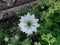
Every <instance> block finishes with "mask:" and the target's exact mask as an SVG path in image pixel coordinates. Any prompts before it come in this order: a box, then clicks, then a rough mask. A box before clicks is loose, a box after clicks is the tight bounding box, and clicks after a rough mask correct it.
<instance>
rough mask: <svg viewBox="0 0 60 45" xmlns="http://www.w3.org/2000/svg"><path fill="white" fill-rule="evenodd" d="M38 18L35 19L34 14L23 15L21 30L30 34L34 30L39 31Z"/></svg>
mask: <svg viewBox="0 0 60 45" xmlns="http://www.w3.org/2000/svg"><path fill="white" fill-rule="evenodd" d="M37 22H38V19H35V16H34V14H32V15H31V14H30V13H27V15H24V16H21V19H20V24H18V25H19V28H21V31H23V32H25V33H26V34H28V35H30V34H32V33H33V32H36V31H37V28H38V27H39V24H38V23H37Z"/></svg>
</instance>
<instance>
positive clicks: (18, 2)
mask: <svg viewBox="0 0 60 45" xmlns="http://www.w3.org/2000/svg"><path fill="white" fill-rule="evenodd" d="M32 1H35V0H15V1H14V2H7V1H6V2H4V1H1V0H0V11H1V10H6V9H9V8H13V7H16V6H19V5H23V4H26V3H29V2H32ZM7 3H11V6H7Z"/></svg>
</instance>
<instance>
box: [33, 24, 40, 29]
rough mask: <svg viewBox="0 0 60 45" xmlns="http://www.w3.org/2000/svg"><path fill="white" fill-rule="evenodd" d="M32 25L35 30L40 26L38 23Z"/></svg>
mask: <svg viewBox="0 0 60 45" xmlns="http://www.w3.org/2000/svg"><path fill="white" fill-rule="evenodd" d="M32 25H33V26H34V27H36V28H37V27H39V26H40V24H38V23H33V24H32Z"/></svg>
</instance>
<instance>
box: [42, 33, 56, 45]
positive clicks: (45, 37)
mask: <svg viewBox="0 0 60 45" xmlns="http://www.w3.org/2000/svg"><path fill="white" fill-rule="evenodd" d="M41 37H42V40H45V41H47V42H48V44H49V45H51V44H53V43H54V42H55V40H56V38H55V37H53V36H52V34H51V33H50V34H47V35H45V34H43V35H42V36H41Z"/></svg>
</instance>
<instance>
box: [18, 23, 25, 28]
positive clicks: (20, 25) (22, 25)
mask: <svg viewBox="0 0 60 45" xmlns="http://www.w3.org/2000/svg"><path fill="white" fill-rule="evenodd" d="M18 25H19V27H21V28H22V27H25V25H26V24H24V23H20V24H18Z"/></svg>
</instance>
